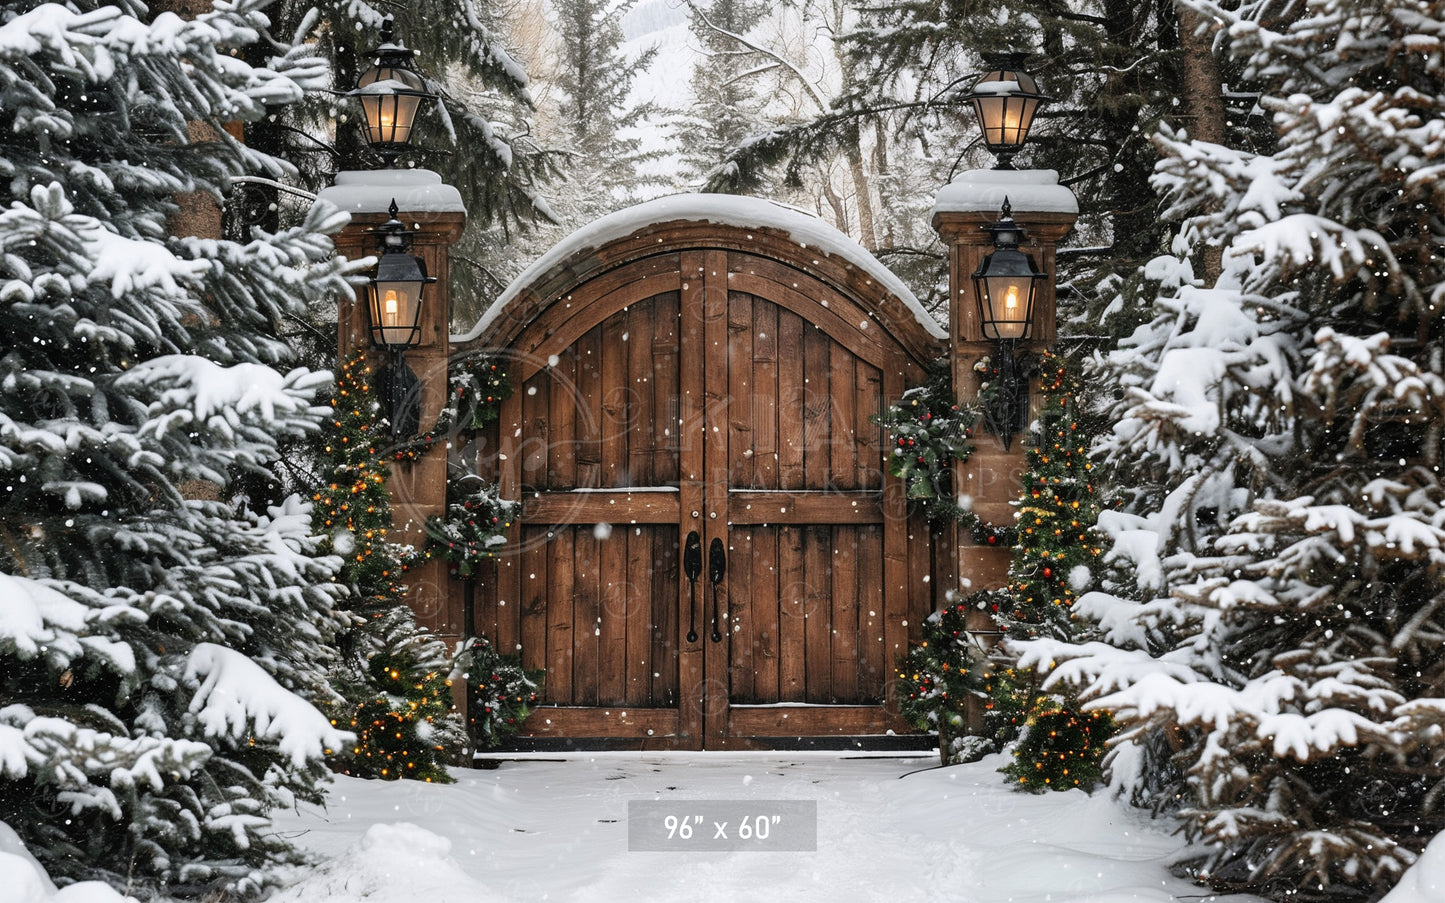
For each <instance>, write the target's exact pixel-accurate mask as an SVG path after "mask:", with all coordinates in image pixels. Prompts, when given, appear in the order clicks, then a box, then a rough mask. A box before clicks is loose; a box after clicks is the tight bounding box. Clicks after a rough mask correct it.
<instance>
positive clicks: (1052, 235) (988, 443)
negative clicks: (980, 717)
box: [932, 169, 1079, 632]
mask: <svg viewBox="0 0 1445 903" xmlns="http://www.w3.org/2000/svg"><path fill="white" fill-rule="evenodd" d="M1005 198H1007V199H1008V201H1009V203H1010V204H1011V205H1012V207H1013V217H1014V220H1015V221H1016V222H1017V223H1018V224H1019V225H1020V226H1022V227H1023V229H1024V242H1023V244H1021V245H1020V246H1019V250H1021V251H1023V252H1024V253H1026V254H1030V255H1032V256H1033V258H1034V260H1035V261H1037V262H1038V264H1039V266H1040V267H1041V268H1043V270H1044V271H1045V272H1047V273H1048V274H1049V276H1050V277H1051V278H1050V279H1048V280H1047V281H1046V282H1045V283H1044V284H1043V285H1041V286H1040V287H1039V291H1038V296H1037V298H1036V300H1035V302H1034V314H1033V328H1032V329H1031V330H1030V334H1031V336H1032V338H1030V339H1029V340H1028V341H1027V342H1020V343H1019V345H1018V351H1019V353H1020V354H1026V353H1028V352H1030V351H1034V352H1036V351H1040V350H1043V349H1047V348H1051V347H1052V346H1053V344H1054V341H1055V338H1056V336H1057V332H1058V324H1057V317H1056V312H1055V303H1054V278H1053V277H1054V276H1055V275H1056V274H1057V268H1056V264H1055V249H1056V247H1057V245H1058V243H1059V241H1060V240H1062V239H1063V237H1064V236H1065V235H1067V234H1068V232H1069V230H1070V229H1071V228H1073V225H1074V221H1075V220H1077V219H1078V215H1079V205H1078V201H1077V200H1076V199H1075V197H1074V194H1073V192H1071V191H1069V189H1067V188H1065V187H1063V186H1062V185H1060V184H1059V183H1058V174H1057V173H1055V172H1054V171H1052V170H1002V169H992V170H981V171H974V172H965V173H962V174H961V175H959V176H958V177H957V178H955V179H954V180H953V181H952V182H950V183H949V184H948V185H945V186H944V187H943V188H942V189H940V190H939V192H938V196H937V198H936V199H935V201H934V206H933V217H932V222H933V228H934V229H936V230H938V234H939V236H940V237H941V238H942V239H943V242H944V244H945V245H947V247H948V291H949V323H950V328H949V333H950V335H949V348H950V353H949V357H950V366H951V370H952V375H953V385H954V390H955V391H956V392H957V393H958V396H959V398H960V399H961V400H964V401H972V400H974V399H977V398H978V394H979V384H980V382H982V379H981V377H980V375H979V373H978V372H976V371H975V370H974V365H975V364H977V363H978V362H979V361H980V360H981V359H982V358H984V357H986V356H988V355H989V354H990V353H992V351H993V343H991V342H989V341H988V340H986V339H985V338H984V337H983V331H982V329H981V326H980V323H979V309H978V300H977V296H976V293H975V291H974V285H973V278H972V277H973V273H974V271H975V270H977V269H978V266H979V264H980V263H981V262H982V261H983V258H984V256H985V255H986V254H988V253H990V252H991V251H992V250H993V237H992V235H990V233H989V232H988V230H987V229H986V227H987V226H989V225H990V224H992V223H996V222H998V220H999V217H1000V215H1001V210H1002V208H1003V203H1004V199H1005ZM1031 389H1032V391H1030V393H1029V397H1030V401H1031V404H1033V405H1036V404H1037V403H1038V391H1037V389H1038V386H1037V380H1034V381H1033V385H1032V387H1031ZM1031 413H1032V412H1031ZM973 438H974V446H975V451H974V453H973V455H972V457H970V458H969V459H968V460H967V461H965V462H963V463H955V464H954V470H953V480H954V486H955V488H956V491H957V492H958V493H959V494H960V495H965V496H968V497H970V498H971V499H972V500H973V510H974V511H975V512H977V513H978V516H979V517H980V518H982V519H983V520H984V521H986V522H988V523H991V524H996V525H998V526H1007V525H1010V524H1012V523H1013V514H1014V507H1013V505H1012V502H1013V501H1014V500H1016V499H1017V498H1018V495H1019V492H1020V491H1021V489H1022V484H1021V482H1020V479H1019V475H1020V474H1021V473H1022V471H1023V469H1024V457H1025V451H1024V443H1023V442H1022V441H1019V437H1015V441H1014V443H1013V446H1012V448H1011V449H1008V450H1005V448H1004V446H1003V441H1002V440H1000V439H999V438H998V437H996V436H994V435H992V434H991V433H989V432H988V431H987V430H986V429H983V428H982V423H981V422H980V423H979V424H976V425H975V427H974V431H973ZM955 554H956V558H955V566H956V567H957V574H958V575H959V582H960V590H961V591H962V592H973V591H977V590H983V589H995V588H1000V587H1003V586H1006V585H1007V584H1008V567H1009V559H1010V550H1009V549H1007V548H994V547H989V546H987V545H980V544H977V543H975V542H974V541H973V538H972V536H970V535H969V533H968V532H967V531H965V530H959V531H958V540H957V545H956V549H955ZM969 627H970V628H971V629H977V630H979V631H980V632H986V631H990V630H992V629H993V623H992V621H991V620H990V619H989V617H988V615H987V613H986V612H981V611H971V612H969Z"/></svg>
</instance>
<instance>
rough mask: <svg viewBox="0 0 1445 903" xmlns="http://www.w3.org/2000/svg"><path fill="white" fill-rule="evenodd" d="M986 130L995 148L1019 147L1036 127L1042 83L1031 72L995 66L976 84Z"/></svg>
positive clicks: (979, 112)
mask: <svg viewBox="0 0 1445 903" xmlns="http://www.w3.org/2000/svg"><path fill="white" fill-rule="evenodd" d="M969 99H970V100H972V101H973V109H974V112H975V114H977V116H978V121H979V123H980V124H981V126H982V129H983V140H984V143H985V144H987V145H988V146H989V147H991V148H1012V149H1018V148H1020V147H1022V146H1023V143H1024V140H1025V139H1027V138H1028V135H1029V129H1031V128H1033V124H1034V114H1035V113H1036V112H1038V108H1039V101H1040V100H1042V97H1041V95H1040V94H1039V86H1038V82H1036V81H1034V79H1033V77H1032V76H1030V75H1029V74H1028V73H1027V72H1021V71H1018V70H1014V69H995V70H993V71H992V72H988V73H986V74H985V75H984V76H983V78H981V79H979V81H978V84H976V85H974V87H973V93H972V94H971V95H970V98H969Z"/></svg>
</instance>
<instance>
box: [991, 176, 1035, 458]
mask: <svg viewBox="0 0 1445 903" xmlns="http://www.w3.org/2000/svg"><path fill="white" fill-rule="evenodd" d="M988 230H989V232H991V233H993V253H991V254H987V255H985V256H984V258H983V260H982V261H981V262H980V263H979V265H978V269H977V270H975V271H974V273H973V285H974V295H975V297H976V299H977V301H978V317H979V326H980V330H981V331H982V333H983V336H984V338H986V339H988V340H990V341H992V342H994V343H995V346H994V351H993V368H992V369H993V370H994V371H995V375H994V379H995V380H996V381H997V383H998V385H997V386H996V387H995V391H993V392H991V393H990V394H989V398H988V401H987V403H986V404H985V405H984V410H983V414H984V422H985V424H986V425H987V426H988V428H989V431H990V432H992V433H993V434H994V435H995V436H998V437H999V438H1000V439H1002V440H1003V445H1004V448H1005V449H1007V448H1009V446H1010V444H1011V443H1012V442H1013V435H1014V433H1016V432H1018V430H1019V428H1020V426H1021V423H1020V421H1021V420H1022V418H1023V415H1024V413H1025V412H1026V411H1027V410H1028V378H1027V377H1025V376H1022V375H1021V374H1020V372H1019V362H1018V358H1017V357H1016V355H1015V354H1014V344H1015V343H1016V342H1018V341H1020V340H1021V339H1027V338H1028V337H1029V330H1030V329H1031V328H1032V326H1033V316H1034V299H1035V298H1036V297H1037V295H1038V287H1039V284H1040V283H1042V282H1043V281H1044V280H1045V279H1047V278H1049V277H1048V274H1047V273H1045V272H1044V271H1043V270H1041V269H1039V267H1038V264H1036V263H1034V259H1033V258H1032V257H1030V256H1029V255H1027V254H1025V253H1024V252H1022V251H1020V250H1019V244H1020V243H1021V242H1022V240H1023V229H1021V228H1020V227H1019V225H1018V224H1017V223H1015V222H1014V219H1013V207H1012V206H1011V205H1010V204H1009V201H1008V198H1004V202H1003V211H1002V214H1001V216H1000V217H999V221H998V222H997V223H994V224H993V225H991V226H989V227H988Z"/></svg>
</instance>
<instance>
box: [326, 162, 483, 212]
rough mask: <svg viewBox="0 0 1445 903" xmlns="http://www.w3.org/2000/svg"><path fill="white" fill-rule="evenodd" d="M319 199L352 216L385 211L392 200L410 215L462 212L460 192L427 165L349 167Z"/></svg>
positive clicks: (337, 175) (338, 175)
mask: <svg viewBox="0 0 1445 903" xmlns="http://www.w3.org/2000/svg"><path fill="white" fill-rule="evenodd" d="M319 198H320V200H324V201H330V202H331V203H333V204H335V205H336V206H337V207H340V208H341V209H342V210H345V211H346V212H347V213H350V214H351V215H352V216H357V215H365V214H369V213H386V212H387V209H388V208H389V207H390V206H391V202H392V201H393V200H395V201H396V206H397V208H398V209H400V210H401V211H403V212H404V213H406V214H408V215H410V216H413V217H414V216H416V215H417V214H427V213H460V214H462V215H463V216H465V215H466V212H467V208H466V207H465V206H464V205H463V204H462V193H461V192H460V191H457V189H456V188H455V187H454V186H452V185H447V184H445V183H443V182H442V177H441V176H440V175H438V174H437V173H434V172H432V171H431V170H429V169H376V170H353V171H348V172H339V173H337V174H336V184H334V185H332V186H330V187H329V188H324V189H322V191H321V194H320V195H319Z"/></svg>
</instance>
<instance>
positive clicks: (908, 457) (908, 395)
mask: <svg viewBox="0 0 1445 903" xmlns="http://www.w3.org/2000/svg"><path fill="white" fill-rule="evenodd" d="M977 419H978V416H977V414H976V413H975V412H974V411H973V409H971V408H968V407H964V406H960V405H959V404H958V402H957V400H955V399H954V397H953V389H952V387H951V386H950V382H949V378H948V370H947V368H946V367H939V368H938V369H937V370H936V372H935V374H934V376H933V377H932V378H930V379H929V380H928V382H926V383H924V384H923V385H921V386H917V387H915V388H912V389H909V390H908V391H906V392H904V393H903V397H902V398H900V399H899V400H898V401H896V402H894V403H893V404H891V405H889V407H888V409H887V410H885V411H884V412H883V413H882V414H881V415H879V416H877V417H875V418H873V422H874V423H877V424H878V425H879V426H881V427H883V428H884V429H886V430H887V431H888V432H889V434H891V435H892V437H893V450H892V453H891V454H890V455H889V456H888V472H889V473H890V474H892V475H893V476H895V477H897V478H899V479H900V480H902V481H903V486H904V494H905V495H906V496H907V497H908V499H909V501H910V502H912V503H913V504H915V505H916V506H917V507H918V508H919V510H921V511H923V513H924V514H925V515H926V516H927V517H928V519H929V520H930V521H933V522H935V523H941V522H946V521H948V520H949V519H950V518H956V517H958V516H959V514H960V512H961V510H962V509H960V508H959V506H958V503H957V501H956V500H955V498H954V493H953V462H954V461H967V460H968V458H969V456H970V455H972V454H973V443H972V442H971V441H970V440H971V439H972V437H973V425H974V422H975V421H976V420H977Z"/></svg>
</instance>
